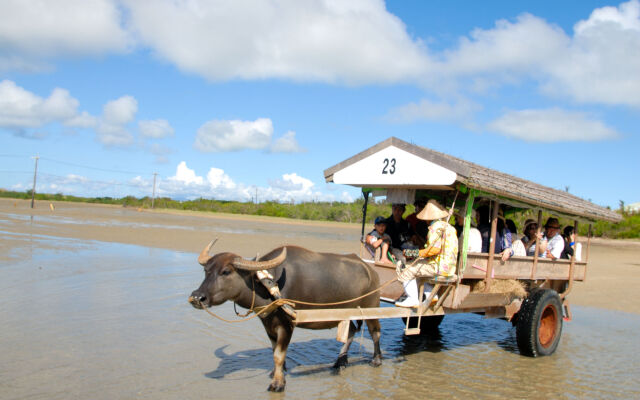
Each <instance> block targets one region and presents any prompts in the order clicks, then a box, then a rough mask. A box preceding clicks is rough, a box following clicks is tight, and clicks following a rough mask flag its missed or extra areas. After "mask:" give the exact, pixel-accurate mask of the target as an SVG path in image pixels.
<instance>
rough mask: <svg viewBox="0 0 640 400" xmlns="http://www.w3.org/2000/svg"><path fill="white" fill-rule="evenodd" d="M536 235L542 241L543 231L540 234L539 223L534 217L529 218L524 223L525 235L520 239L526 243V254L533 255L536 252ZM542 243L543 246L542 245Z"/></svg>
mask: <svg viewBox="0 0 640 400" xmlns="http://www.w3.org/2000/svg"><path fill="white" fill-rule="evenodd" d="M536 235H538V241H539V242H541V241H542V233H540V234H538V223H537V222H536V221H534V220H532V219H528V220H526V221H525V223H524V236H523V237H522V238H521V239H520V240H521V241H522V244H523V245H524V249H525V255H527V256H533V255H534V254H535V252H536ZM542 245H543V244H542V243H541V247H542Z"/></svg>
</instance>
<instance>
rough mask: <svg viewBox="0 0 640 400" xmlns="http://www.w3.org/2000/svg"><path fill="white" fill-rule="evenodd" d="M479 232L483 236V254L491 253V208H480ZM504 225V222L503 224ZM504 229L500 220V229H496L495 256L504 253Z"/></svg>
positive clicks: (484, 206)
mask: <svg viewBox="0 0 640 400" xmlns="http://www.w3.org/2000/svg"><path fill="white" fill-rule="evenodd" d="M477 211H478V218H479V220H478V230H479V231H480V235H481V236H482V252H483V253H488V252H489V241H490V239H491V220H490V216H489V206H487V205H483V206H480V207H478V210H477ZM502 224H504V222H502ZM502 227H504V225H501V221H500V219H498V229H496V241H495V245H494V252H495V254H500V253H502V250H504V248H503V241H502Z"/></svg>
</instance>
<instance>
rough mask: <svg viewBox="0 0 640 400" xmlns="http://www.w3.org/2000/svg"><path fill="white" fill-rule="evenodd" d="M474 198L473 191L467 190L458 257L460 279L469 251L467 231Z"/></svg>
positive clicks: (465, 266)
mask: <svg viewBox="0 0 640 400" xmlns="http://www.w3.org/2000/svg"><path fill="white" fill-rule="evenodd" d="M475 197H476V191H475V190H474V189H470V190H469V194H468V195H467V202H466V203H465V214H464V228H463V230H462V247H461V248H460V250H459V253H460V254H459V256H458V276H459V277H460V278H461V279H462V275H463V274H464V271H465V270H466V269H467V253H468V251H469V230H470V229H471V213H472V212H473V201H474V200H475Z"/></svg>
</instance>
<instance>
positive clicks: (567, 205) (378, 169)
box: [296, 137, 621, 356]
mask: <svg viewBox="0 0 640 400" xmlns="http://www.w3.org/2000/svg"><path fill="white" fill-rule="evenodd" d="M324 174H325V179H326V181H327V182H333V183H336V184H346V185H351V186H356V187H360V188H362V191H363V194H364V198H365V203H364V206H363V225H362V239H363V238H364V232H365V220H366V211H367V203H368V201H369V197H370V194H371V193H374V194H376V193H381V194H386V195H387V197H390V196H391V195H393V196H398V195H399V196H401V197H402V196H405V197H412V196H415V194H416V193H417V194H419V195H422V196H425V195H426V196H427V197H429V198H436V199H438V201H439V202H440V203H441V204H443V205H445V206H446V207H451V206H452V203H454V202H455V203H456V204H455V207H456V209H458V210H459V211H458V212H460V213H462V214H463V215H464V216H465V219H464V221H465V222H464V228H463V233H462V238H461V241H460V243H459V252H460V253H459V256H458V266H457V272H458V276H457V278H456V279H451V280H438V279H437V278H420V279H419V280H418V282H419V284H420V285H422V284H424V283H430V284H432V285H434V289H433V290H432V295H431V296H433V295H435V294H437V295H438V300H437V301H429V299H428V300H427V301H426V302H424V303H423V305H421V306H420V307H417V308H411V309H408V308H399V307H381V308H367V309H360V308H358V309H314V310H299V311H298V312H297V313H298V316H297V318H296V323H302V322H313V321H342V322H341V324H340V328H339V329H338V340H341V336H344V335H345V334H346V331H347V329H346V327H347V326H348V323H349V321H351V320H362V319H381V318H399V317H400V318H404V319H405V321H406V329H405V334H419V333H420V332H424V331H425V330H429V329H433V328H437V326H438V325H439V324H440V322H441V321H442V318H443V317H444V315H447V314H454V313H467V312H473V313H482V314H484V316H485V317H486V318H506V319H508V320H511V321H513V322H514V324H515V325H516V338H517V342H518V347H519V349H520V352H521V353H522V354H524V355H529V356H539V355H549V354H552V353H553V352H554V351H555V349H556V348H557V346H558V342H559V340H560V336H561V333H562V322H563V319H570V318H571V312H570V308H569V300H568V294H569V293H570V292H571V289H572V287H573V283H574V282H575V281H583V280H585V279H586V275H587V261H588V257H589V247H590V236H591V223H592V222H593V221H595V220H608V221H613V222H617V221H620V219H621V217H620V215H618V214H617V213H615V212H613V211H611V210H609V209H606V208H603V207H600V206H597V205H595V204H593V203H591V202H588V201H585V200H583V199H580V198H578V197H576V196H573V195H571V194H569V193H567V192H563V191H560V190H556V189H552V188H549V187H545V186H542V185H539V184H536V183H533V182H530V181H526V180H524V179H520V178H517V177H515V176H512V175H508V174H505V173H502V172H498V171H495V170H492V169H489V168H485V167H481V166H479V165H476V164H473V163H470V162H468V161H464V160H461V159H458V158H455V157H452V156H449V155H446V154H443V153H439V152H436V151H434V150H430V149H427V148H424V147H420V146H416V145H412V144H409V143H407V142H404V141H402V140H399V139H397V138H395V137H392V138H389V139H387V140H385V141H383V142H381V143H378V144H377V145H375V146H373V147H371V148H369V149H367V150H365V151H363V152H361V153H359V154H356V155H355V156H353V157H351V158H349V159H347V160H345V161H343V162H341V163H339V164H337V165H335V166H333V167H331V168H329V169H327V170H325V172H324ZM479 202H484V203H488V204H489V205H490V206H491V210H492V213H491V231H490V232H491V243H494V242H495V239H496V227H497V220H498V209H499V208H503V209H506V210H508V211H523V210H534V212H535V211H537V217H538V218H537V219H538V230H540V227H541V226H542V212H543V210H544V211H546V212H549V213H551V214H552V215H554V216H559V217H565V218H570V219H571V220H573V221H574V222H573V225H574V229H575V231H576V234H577V230H578V229H577V228H578V221H583V222H586V223H588V224H589V235H588V236H589V238H588V241H587V246H586V254H585V255H584V261H580V260H579V259H578V258H577V257H576V254H574V256H573V257H572V258H571V259H570V260H561V259H556V260H550V259H546V258H541V257H539V256H538V254H537V252H536V254H535V255H534V256H532V257H515V256H514V257H512V258H510V259H509V260H507V261H502V260H501V258H500V257H497V255H496V254H494V249H493V246H489V247H490V249H489V253H487V254H483V253H468V252H467V248H468V233H469V229H470V223H471V213H472V210H473V208H474V205H477V204H478V203H479ZM576 242H577V240H576ZM536 244H537V239H536ZM537 247H538V246H536V248H537ZM364 255H365V254H364V252H361V257H363V256H364ZM368 262H370V263H371V264H372V265H373V266H374V268H375V270H376V271H377V272H378V274H379V276H380V282H386V281H388V280H389V279H392V278H393V277H395V276H396V272H395V267H394V266H390V265H385V264H380V263H375V262H374V261H368ZM498 279H500V280H517V281H519V282H521V283H523V284H524V286H525V287H526V290H527V296H526V297H524V296H523V297H522V298H521V297H517V296H514V295H513V294H512V293H501V292H497V293H496V292H495V290H492V287H495V286H494V285H495V283H496V280H498ZM478 281H483V282H484V285H483V287H484V289H483V290H481V291H472V290H471V288H472V287H473V286H474V282H478ZM402 293H403V289H402V286H401V285H400V283H399V282H395V283H394V284H393V285H390V286H388V287H386V288H385V289H384V291H383V292H382V293H381V299H382V300H383V301H390V302H391V301H395V300H396V299H397V298H398V297H399V296H401V295H402ZM419 293H422V287H420V290H419ZM425 304H428V305H425ZM563 317H564V318H563Z"/></svg>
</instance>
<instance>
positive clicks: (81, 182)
mask: <svg viewBox="0 0 640 400" xmlns="http://www.w3.org/2000/svg"><path fill="white" fill-rule="evenodd" d="M40 176H43V177H50V178H58V179H64V180H69V179H70V178H69V177H68V176H61V175H56V174H49V173H46V172H40ZM65 183H66V184H69V185H73V184H86V183H97V184H102V185H108V186H129V187H134V188H148V187H149V185H144V184H137V185H136V184H133V183H120V182H114V181H111V182H109V181H98V180H93V179H86V178H84V177H83V179H79V180H78V181H77V182H65Z"/></svg>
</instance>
